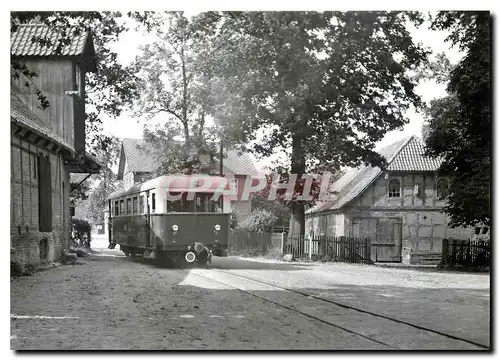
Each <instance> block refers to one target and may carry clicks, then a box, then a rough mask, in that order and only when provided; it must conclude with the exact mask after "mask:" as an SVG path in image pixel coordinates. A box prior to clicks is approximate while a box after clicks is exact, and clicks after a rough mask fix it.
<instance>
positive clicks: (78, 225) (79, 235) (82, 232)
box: [71, 218, 92, 249]
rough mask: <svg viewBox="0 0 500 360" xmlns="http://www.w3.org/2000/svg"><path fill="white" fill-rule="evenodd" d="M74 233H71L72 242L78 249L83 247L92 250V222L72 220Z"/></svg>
mask: <svg viewBox="0 0 500 360" xmlns="http://www.w3.org/2000/svg"><path fill="white" fill-rule="evenodd" d="M71 225H72V231H71V242H72V243H73V245H74V246H76V247H83V248H87V249H90V241H91V240H92V239H91V237H90V232H91V231H92V226H91V225H90V222H88V221H87V220H83V219H76V218H72V219H71Z"/></svg>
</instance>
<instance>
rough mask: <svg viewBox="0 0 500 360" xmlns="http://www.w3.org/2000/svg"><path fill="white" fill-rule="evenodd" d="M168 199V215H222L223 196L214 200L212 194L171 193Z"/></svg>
mask: <svg viewBox="0 0 500 360" xmlns="http://www.w3.org/2000/svg"><path fill="white" fill-rule="evenodd" d="M169 195H170V196H168V197H167V200H166V201H167V213H221V212H222V196H220V197H219V198H218V199H217V200H213V199H212V197H213V194H211V193H196V194H191V195H190V196H189V194H188V193H182V194H180V193H174V192H172V193H170V194H169Z"/></svg>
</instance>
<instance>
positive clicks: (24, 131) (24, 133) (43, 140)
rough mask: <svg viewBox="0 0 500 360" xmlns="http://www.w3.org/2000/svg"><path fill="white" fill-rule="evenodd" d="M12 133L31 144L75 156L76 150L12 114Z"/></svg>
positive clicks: (67, 155) (65, 155)
mask: <svg viewBox="0 0 500 360" xmlns="http://www.w3.org/2000/svg"><path fill="white" fill-rule="evenodd" d="M11 135H13V136H18V137H20V138H22V139H24V140H25V141H27V142H29V143H31V144H34V145H36V146H38V147H40V148H42V149H44V150H47V151H50V152H53V153H55V154H59V153H61V154H62V155H63V156H64V157H73V156H74V155H75V151H74V150H73V149H71V148H70V147H68V146H66V145H65V144H62V143H61V142H59V141H58V140H56V139H54V138H52V137H50V136H47V135H46V134H43V133H42V132H40V131H38V130H36V129H34V128H32V127H31V126H29V125H27V124H25V123H23V122H21V121H19V120H16V119H15V118H14V117H12V116H11Z"/></svg>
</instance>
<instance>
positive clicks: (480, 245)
mask: <svg viewBox="0 0 500 360" xmlns="http://www.w3.org/2000/svg"><path fill="white" fill-rule="evenodd" d="M441 265H442V266H449V267H454V266H459V267H486V266H491V243H490V242H489V241H471V240H455V239H443V243H442V251H441Z"/></svg>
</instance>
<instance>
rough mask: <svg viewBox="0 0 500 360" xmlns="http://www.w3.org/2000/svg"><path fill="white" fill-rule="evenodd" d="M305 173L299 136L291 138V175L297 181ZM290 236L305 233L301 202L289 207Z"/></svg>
mask: <svg viewBox="0 0 500 360" xmlns="http://www.w3.org/2000/svg"><path fill="white" fill-rule="evenodd" d="M305 172H306V156H305V152H304V148H303V146H302V137H301V136H300V135H293V136H292V164H291V174H297V181H299V179H300V178H301V177H302V176H303V175H304V174H305ZM290 210H291V216H290V234H291V235H295V236H299V235H300V236H304V233H305V205H304V203H303V202H293V203H292V204H291V206H290Z"/></svg>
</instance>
